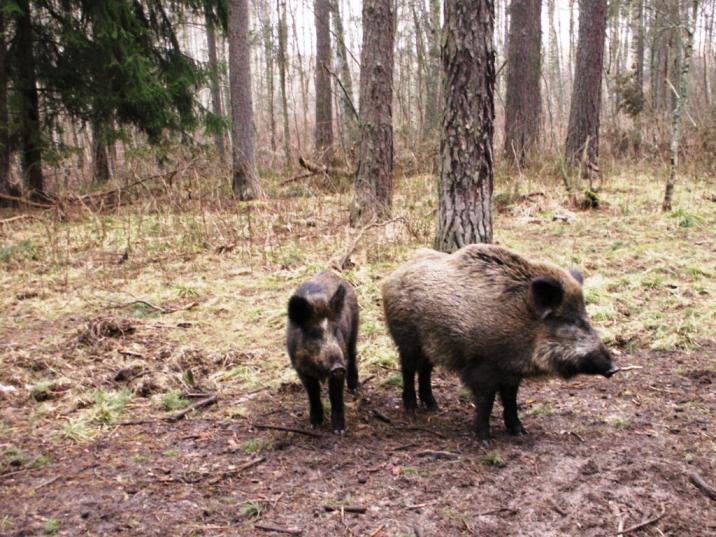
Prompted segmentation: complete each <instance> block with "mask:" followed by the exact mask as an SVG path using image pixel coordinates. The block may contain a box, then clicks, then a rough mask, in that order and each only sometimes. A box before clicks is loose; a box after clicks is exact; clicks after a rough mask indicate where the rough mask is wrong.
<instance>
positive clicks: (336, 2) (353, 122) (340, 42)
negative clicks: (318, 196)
mask: <svg viewBox="0 0 716 537" xmlns="http://www.w3.org/2000/svg"><path fill="white" fill-rule="evenodd" d="M331 20H332V21H333V33H334V34H335V36H336V74H337V75H338V77H339V80H340V86H341V87H340V89H339V90H338V91H337V93H338V102H339V103H340V109H341V136H342V138H343V144H344V146H345V147H346V149H348V151H349V153H350V152H352V150H353V148H354V146H355V145H356V144H357V143H358V137H359V135H360V132H359V127H358V116H357V111H356V110H355V109H354V104H353V77H352V76H351V69H350V65H349V63H348V61H349V58H348V47H347V46H346V36H345V31H344V29H343V17H342V16H341V9H340V0H331Z"/></svg>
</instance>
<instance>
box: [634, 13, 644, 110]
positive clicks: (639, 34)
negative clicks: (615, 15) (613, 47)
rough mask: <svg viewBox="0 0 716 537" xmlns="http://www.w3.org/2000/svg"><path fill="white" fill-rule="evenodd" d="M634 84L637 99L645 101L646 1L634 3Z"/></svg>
mask: <svg viewBox="0 0 716 537" xmlns="http://www.w3.org/2000/svg"><path fill="white" fill-rule="evenodd" d="M633 8H634V35H633V46H632V48H633V51H634V83H635V84H636V89H637V92H638V95H637V98H638V100H639V101H640V102H641V101H643V100H644V0H635V2H634V6H633Z"/></svg>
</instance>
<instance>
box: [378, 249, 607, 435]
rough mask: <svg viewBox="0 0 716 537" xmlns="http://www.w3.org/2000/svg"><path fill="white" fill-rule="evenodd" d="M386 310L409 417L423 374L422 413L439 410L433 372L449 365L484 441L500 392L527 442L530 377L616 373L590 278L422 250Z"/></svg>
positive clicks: (506, 253) (492, 257)
mask: <svg viewBox="0 0 716 537" xmlns="http://www.w3.org/2000/svg"><path fill="white" fill-rule="evenodd" d="M383 307H384V309H385V318H386V321H387V324H388V328H389V330H390V334H391V336H392V337H393V339H394V340H395V343H396V345H397V346H398V350H399V353H400V364H401V370H402V373H403V404H404V405H405V408H406V410H407V411H409V412H412V411H414V410H415V408H416V407H417V400H416V396H415V374H416V372H417V374H418V395H419V396H420V400H421V402H422V404H423V405H424V406H425V407H426V408H428V409H436V408H437V404H436V402H435V399H434V398H433V394H432V388H431V384H430V373H431V371H432V368H433V365H434V364H439V365H442V366H445V367H446V368H448V369H451V370H454V371H457V372H459V373H460V375H461V377H462V380H463V382H464V383H465V385H466V386H467V387H469V388H470V389H471V390H472V392H473V394H474V397H475V408H476V410H477V413H476V420H475V434H476V435H477V437H478V438H480V439H482V440H487V439H489V436H490V425H489V420H490V412H491V411H492V405H493V403H494V400H495V395H496V393H499V394H500V398H501V400H502V405H503V407H504V414H503V417H504V421H505V427H506V428H507V431H508V432H509V433H510V434H513V435H518V434H524V433H525V429H524V427H523V426H522V423H521V422H520V419H519V418H518V416H517V390H518V388H519V386H520V382H521V381H522V379H523V378H524V377H536V376H541V375H549V374H556V375H559V376H561V377H563V378H570V377H572V376H574V375H577V374H579V373H586V374H597V375H604V376H605V377H610V376H611V375H612V374H613V373H614V372H615V371H616V369H615V368H613V366H612V358H611V354H610V353H609V350H607V348H606V347H605V346H604V344H603V343H602V341H601V340H600V338H599V336H598V335H597V333H596V332H595V331H594V329H593V328H592V326H591V325H590V324H589V320H588V318H587V312H586V309H585V305H584V296H583V294H582V275H581V274H580V273H579V272H577V271H576V270H570V271H569V272H567V271H565V270H563V269H561V268H559V267H557V266H556V265H553V264H551V263H541V262H535V261H529V260H527V259H525V258H524V257H521V256H519V255H517V254H516V253H514V252H512V251H510V250H508V249H506V248H502V247H499V246H493V245H483V244H480V245H477V244H475V245H469V246H465V247H464V248H462V249H460V250H458V251H457V252H455V253H453V254H445V253H440V252H436V251H433V250H419V251H418V252H417V253H416V256H415V257H414V258H413V259H412V260H411V261H409V262H407V263H406V264H405V265H403V266H402V267H400V268H398V269H397V270H396V271H395V272H393V273H392V274H391V275H390V276H389V277H388V278H387V279H386V280H385V282H384V284H383Z"/></svg>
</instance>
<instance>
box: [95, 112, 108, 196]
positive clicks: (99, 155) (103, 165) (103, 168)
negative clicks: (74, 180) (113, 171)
mask: <svg viewBox="0 0 716 537" xmlns="http://www.w3.org/2000/svg"><path fill="white" fill-rule="evenodd" d="M105 133H106V127H105V125H104V124H103V123H102V122H101V121H95V122H93V123H92V178H93V181H94V183H95V184H103V183H106V182H107V181H109V156H108V155H107V136H106V134H105Z"/></svg>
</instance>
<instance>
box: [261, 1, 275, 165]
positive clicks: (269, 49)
mask: <svg viewBox="0 0 716 537" xmlns="http://www.w3.org/2000/svg"><path fill="white" fill-rule="evenodd" d="M261 34H262V37H263V44H264V56H265V58H266V102H267V103H268V113H269V128H270V133H271V151H274V152H275V151H276V113H275V111H274V105H273V104H274V102H273V94H274V79H273V71H274V69H273V61H274V43H273V25H272V24H271V7H270V4H269V0H263V1H262V2H261Z"/></svg>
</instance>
